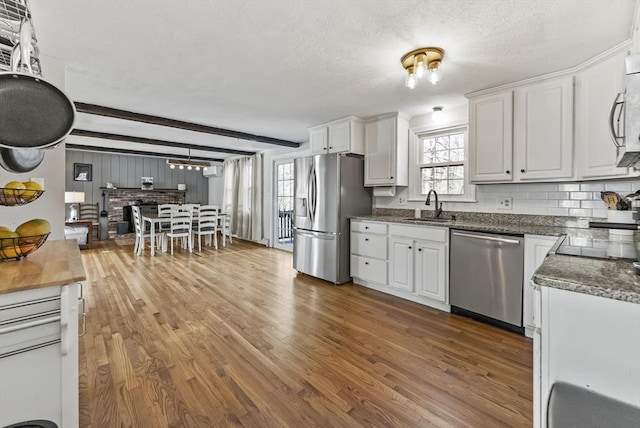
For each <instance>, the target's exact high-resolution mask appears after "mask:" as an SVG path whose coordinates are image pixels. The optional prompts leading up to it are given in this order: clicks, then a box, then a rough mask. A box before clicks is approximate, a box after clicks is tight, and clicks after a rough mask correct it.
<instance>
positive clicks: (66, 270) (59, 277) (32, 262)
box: [0, 239, 87, 296]
mask: <svg viewBox="0 0 640 428" xmlns="http://www.w3.org/2000/svg"><path fill="white" fill-rule="evenodd" d="M0 278H2V281H1V282H0V296H1V295H2V294H6V293H13V292H18V291H26V290H33V289H37V288H43V287H50V286H54V285H66V284H71V283H74V282H79V281H84V280H85V279H87V276H86V273H85V270H84V266H83V265H82V258H81V257H80V249H79V248H78V242H77V241H76V240H75V239H74V240H64V239H61V240H52V241H47V242H45V243H44V244H43V245H42V247H40V248H39V249H38V250H37V251H35V252H34V253H33V254H30V255H28V256H27V257H25V258H24V259H21V260H8V261H2V262H0Z"/></svg>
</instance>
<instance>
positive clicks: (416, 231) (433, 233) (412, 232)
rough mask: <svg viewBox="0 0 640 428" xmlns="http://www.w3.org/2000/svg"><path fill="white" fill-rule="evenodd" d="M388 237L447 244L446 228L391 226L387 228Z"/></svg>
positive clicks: (447, 230) (447, 232) (447, 233)
mask: <svg viewBox="0 0 640 428" xmlns="http://www.w3.org/2000/svg"><path fill="white" fill-rule="evenodd" d="M389 235H391V236H403V237H407V238H412V239H422V240H425V241H436V242H447V236H448V235H449V229H448V228H446V227H428V226H405V225H401V224H392V225H390V226H389Z"/></svg>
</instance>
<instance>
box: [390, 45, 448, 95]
mask: <svg viewBox="0 0 640 428" xmlns="http://www.w3.org/2000/svg"><path fill="white" fill-rule="evenodd" d="M442 58H444V49H441V48H434V47H430V48H420V49H416V50H414V51H411V52H409V53H407V54H405V55H404V56H403V57H402V58H401V59H400V62H401V63H402V67H404V69H405V70H406V71H407V77H406V79H405V82H404V84H405V86H406V87H407V88H409V89H413V88H415V87H416V85H417V84H418V81H419V80H420V79H422V78H423V77H426V78H427V79H428V80H429V82H431V83H432V84H433V85H435V84H436V83H438V82H439V81H440V72H439V71H438V69H439V68H440V63H441V62H442Z"/></svg>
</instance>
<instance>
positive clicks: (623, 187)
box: [604, 181, 636, 193]
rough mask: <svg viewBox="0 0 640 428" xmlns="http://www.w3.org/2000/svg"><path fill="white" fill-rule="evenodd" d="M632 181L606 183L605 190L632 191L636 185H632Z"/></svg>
mask: <svg viewBox="0 0 640 428" xmlns="http://www.w3.org/2000/svg"><path fill="white" fill-rule="evenodd" d="M632 183H633V182H632V181H613V182H610V183H605V185H604V190H607V191H609V192H624V193H631V192H632V191H633V189H635V188H636V187H632Z"/></svg>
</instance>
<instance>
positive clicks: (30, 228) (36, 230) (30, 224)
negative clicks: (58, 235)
mask: <svg viewBox="0 0 640 428" xmlns="http://www.w3.org/2000/svg"><path fill="white" fill-rule="evenodd" d="M50 231H51V226H49V222H48V221H47V220H44V219H41V218H36V219H33V220H29V221H27V222H24V223H22V224H21V225H20V226H18V227H17V228H16V232H17V233H18V235H20V236H35V235H44V234H45V233H49V232H50Z"/></svg>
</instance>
